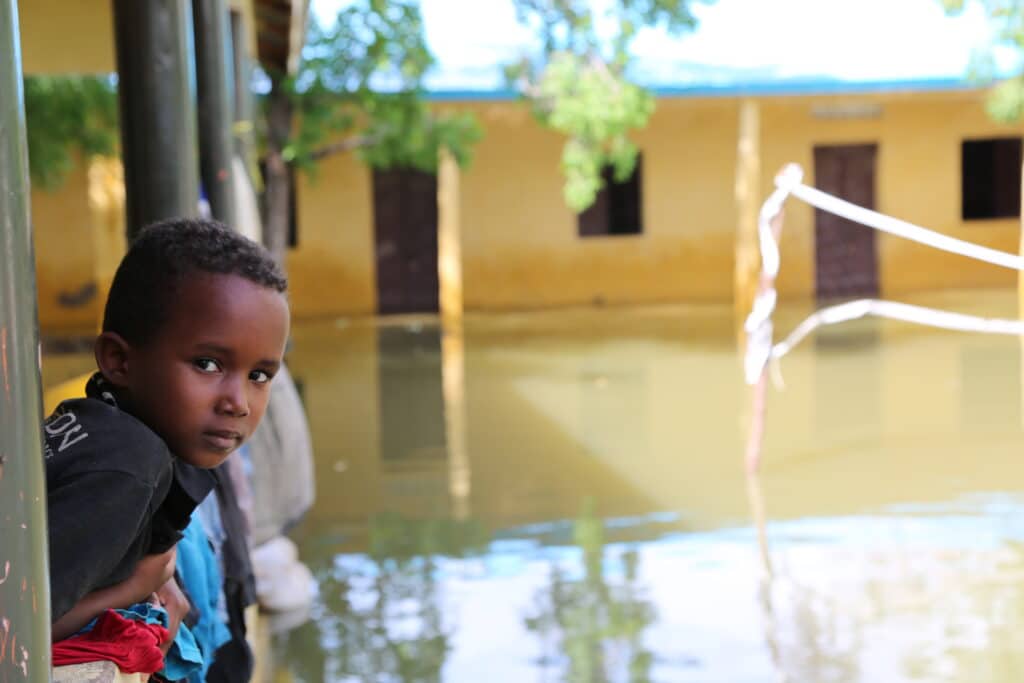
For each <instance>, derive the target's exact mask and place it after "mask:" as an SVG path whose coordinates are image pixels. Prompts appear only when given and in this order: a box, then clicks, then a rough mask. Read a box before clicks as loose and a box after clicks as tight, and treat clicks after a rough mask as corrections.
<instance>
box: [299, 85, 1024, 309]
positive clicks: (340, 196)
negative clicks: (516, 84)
mask: <svg viewBox="0 0 1024 683" xmlns="http://www.w3.org/2000/svg"><path fill="white" fill-rule="evenodd" d="M850 90H852V91H853V92H848V93H834V94H821V93H818V92H814V89H813V88H806V87H805V88H802V89H801V92H797V93H787V92H786V91H785V89H784V88H782V87H780V88H778V89H777V92H767V93H765V94H764V95H761V96H758V97H756V98H755V100H756V102H757V103H758V105H759V109H760V145H759V147H760V149H759V156H760V162H761V168H762V182H761V195H762V196H767V194H768V193H769V192H770V191H771V189H772V185H771V182H772V176H773V175H774V174H775V172H776V171H777V170H778V169H779V168H781V167H782V165H783V164H785V163H787V162H797V163H799V164H801V166H803V168H804V170H805V178H806V181H807V182H808V183H809V184H813V183H814V182H815V180H816V177H815V176H816V167H815V162H816V159H815V155H816V150H817V155H818V163H819V164H821V163H825V164H829V163H831V164H832V166H833V169H834V170H835V169H836V168H838V169H839V170H842V169H843V168H846V167H848V166H850V164H851V163H852V164H854V165H858V164H859V165H860V166H862V167H863V166H864V162H865V161H866V162H867V167H866V168H861V169H860V171H859V172H860V173H861V175H863V176H864V179H863V182H862V184H866V185H867V189H868V191H869V194H873V200H874V201H873V203H874V207H875V208H876V209H877V210H880V211H882V212H884V213H888V214H892V215H895V216H898V217H901V218H903V219H905V220H909V221H911V222H915V223H917V224H920V225H924V226H927V227H930V228H932V229H934V230H938V231H940V232H943V233H945V234H948V235H952V236H955V237H960V238H963V239H967V240H970V241H973V242H978V243H981V244H985V245H987V246H991V247H994V248H997V249H1002V250H1006V251H1010V252H1015V251H1016V250H1017V245H1018V239H1019V232H1020V228H1019V223H1018V221H1017V219H1016V216H1017V213H1018V210H1017V202H1018V201H1019V189H1017V188H1018V187H1019V181H1020V169H1019V160H1020V131H1019V129H1018V128H1016V127H1013V126H1007V125H1001V124H997V123H994V122H992V121H991V120H990V119H989V118H988V117H987V115H986V113H985V111H984V106H983V105H984V97H985V94H984V92H983V91H980V90H977V89H969V88H966V87H963V86H962V85H958V84H954V83H947V82H941V83H938V82H936V83H928V82H923V83H916V84H902V85H900V84H890V85H884V86H883V85H876V86H870V85H867V86H863V87H858V86H851V87H850ZM858 90H859V92H858ZM740 103H741V98H740V96H739V94H738V93H737V94H728V93H726V94H721V95H711V94H709V93H700V92H698V93H696V94H693V95H689V94H685V93H684V94H675V95H673V94H667V95H663V96H661V97H660V98H659V100H658V107H657V110H656V112H655V114H654V116H653V118H652V119H651V122H650V124H649V125H648V126H647V128H645V129H644V130H643V131H641V132H640V133H638V134H637V135H636V141H637V143H638V144H639V147H640V148H641V151H642V162H641V173H640V182H639V196H640V202H639V214H640V217H639V223H640V225H639V228H640V230H639V234H616V235H590V236H581V229H584V230H585V228H582V226H581V225H580V220H579V218H578V217H577V216H576V215H574V214H573V213H572V212H571V211H570V210H569V209H568V208H566V206H565V204H564V202H563V199H562V184H563V180H562V176H561V171H560V168H559V159H560V154H561V144H562V141H561V139H560V138H559V136H558V135H557V134H555V133H552V132H550V131H547V130H544V129H543V128H541V127H540V126H539V125H538V124H537V123H536V121H535V120H534V119H533V117H532V116H531V115H530V113H529V112H528V111H527V109H526V108H525V107H524V106H523V104H522V103H520V102H517V101H514V100H509V99H499V100H494V101H480V100H476V101H471V100H463V101H446V102H439V103H438V104H437V106H438V107H439V108H451V109H458V110H463V111H466V110H468V111H472V112H473V113H475V114H476V115H477V117H478V118H479V120H480V121H481V123H482V125H483V128H484V139H483V141H482V142H481V143H480V144H479V146H478V148H477V149H476V151H475V154H474V159H473V162H472V165H471V166H470V168H468V169H467V170H466V171H465V172H464V173H463V174H462V177H461V179H460V194H459V202H458V207H459V216H458V218H459V224H460V226H461V255H462V278H463V295H464V304H465V307H466V309H467V310H477V311H498V310H521V309H534V308H543V307H554V306H573V305H587V304H593V303H608V304H646V303H655V302H671V301H675V302H678V301H695V302H729V301H731V299H732V296H733V265H734V264H733V261H734V248H735V240H736V231H737V209H736V201H735V197H734V192H735V191H734V183H735V177H736V163H737V162H736V158H737V152H736V149H737V136H738V121H739V110H740ZM965 145H966V146H965ZM865 146H870V147H865ZM847 147H850V148H857V149H852V150H851V151H852V152H853V153H854V156H853V157H851V158H849V159H847V158H846V152H847V149H846V148H847ZM857 154H859V156H857ZM965 154H966V155H967V159H966V161H967V166H964V165H963V164H964V155H965ZM830 155H831V156H830ZM1003 155H1006V158H1007V159H1008V161H1006V162H1003V161H1001V159H1003V158H1004V156H1003ZM979 157H980V161H979ZM837 163H838V164H839V166H838V167H836V164H837ZM849 173H850V172H846V171H844V172H843V175H842V176H841V177H842V178H845V177H846V176H847V175H849ZM833 175H835V174H834V173H833ZM997 178H999V179H1001V180H1000V182H998V183H996V182H995V180H996V179H997ZM374 180H375V175H374V173H373V172H371V171H369V170H367V169H366V168H364V167H363V166H361V165H360V163H359V162H358V160H356V159H354V158H352V157H338V158H334V159H331V160H329V161H327V162H325V163H324V165H323V168H322V169H321V172H320V173H319V174H318V177H317V179H316V180H315V181H306V180H303V181H302V182H301V183H300V187H299V204H298V216H299V218H298V225H299V227H298V235H297V237H298V239H297V245H296V246H295V247H294V248H293V250H292V251H291V254H290V257H289V268H290V270H291V276H292V279H293V282H294V283H295V289H294V291H293V300H294V304H295V308H296V311H297V312H298V313H299V315H336V314H368V313H372V312H374V311H375V310H377V307H378V284H377V282H376V279H375V278H376V277H377V275H376V273H375V267H374V266H375V262H376V261H377V256H376V254H377V253H379V251H380V250H381V245H380V244H379V242H381V240H380V239H379V238H378V237H377V236H376V234H375V233H376V232H377V231H378V230H379V228H380V226H378V225H375V214H374V201H373V196H374V187H373V185H374ZM821 180H822V181H824V183H819V186H820V185H821V184H824V185H825V186H826V187H827V186H828V182H829V180H828V179H827V178H822V179H821ZM847 182H849V181H847ZM964 183H967V185H968V190H969V194H970V193H971V192H977V191H978V190H979V188H977V187H974V188H973V189H972V186H977V185H980V186H981V187H980V190H981V191H982V195H983V196H981V197H980V198H979V197H974V203H973V205H971V201H970V200H969V201H968V205H966V206H965V205H964V198H963V192H962V190H963V185H964ZM833 184H835V183H834V182H833ZM1003 188H1007V190H1005V191H1003V192H1000V190H1003ZM855 190H856V188H855ZM986 190H987V191H988V193H989V194H988V195H985V191H986ZM833 191H836V192H837V193H839V194H849V192H847V191H844V188H842V187H836V188H833ZM860 191H861V193H863V188H861V190H860ZM854 194H856V191H855V192H854ZM990 195H995V196H990ZM972 196H973V195H972ZM869 199H870V197H869ZM397 201H401V200H400V199H397ZM1007 205H1008V206H1010V207H1011V211H1010V212H1009V213H1008V212H1007V211H1006V210H1005V208H1004V207H1005V206H1007ZM965 211H967V213H966V214H965V213H964V212H965ZM986 211H987V213H986ZM965 215H966V216H967V218H965ZM972 216H976V217H972ZM818 229H821V228H818ZM825 229H827V226H825ZM858 232H859V231H857V230H852V232H851V234H852V239H853V240H854V241H855V243H856V242H857V239H858V237H861V234H858ZM844 234H845V233H844ZM815 235H816V226H815V216H814V212H813V210H812V209H811V208H810V207H808V206H807V205H803V204H801V203H799V202H797V201H792V202H791V203H790V205H789V208H788V210H787V215H786V221H785V229H784V233H783V241H782V253H783V263H784V265H783V267H782V275H781V277H780V279H779V289H780V292H781V293H782V295H783V296H788V297H813V296H814V295H815V292H816V291H819V290H821V289H823V288H824V289H826V290H827V283H825V282H819V278H828V277H829V274H828V273H827V272H818V271H819V270H821V271H824V270H826V269H825V268H817V267H816V259H818V260H820V263H821V264H823V265H827V264H829V263H830V262H833V261H835V260H838V259H840V254H839V253H838V252H837V251H836V249H837V245H831V248H832V251H830V250H829V246H830V245H828V244H827V243H825V241H824V240H822V244H820V245H819V244H816V242H817V240H816V239H815ZM862 235H866V236H868V238H869V239H875V240H877V244H875V245H873V246H872V245H870V244H868V245H867V246H868V247H871V249H870V250H869V255H870V254H873V258H874V263H873V266H874V269H875V272H876V273H877V286H878V289H880V290H881V293H882V294H883V295H884V296H887V297H898V296H899V295H901V294H903V293H905V292H909V291H913V290H921V289H934V288H949V287H989V286H1011V285H1012V284H1013V283H1014V282H1015V276H1014V274H1013V273H1012V272H1011V271H1008V270H1001V269H999V268H994V267H991V266H988V265H984V264H980V263H977V262H973V261H970V260H966V259H962V258H959V257H956V256H953V255H948V254H944V253H941V252H937V251H935V250H931V249H927V248H924V247H920V246H916V245H914V244H911V243H907V242H903V241H900V240H899V239H897V238H894V237H890V236H888V235H878V236H877V238H875V237H873V236H872V233H871V231H868V230H864V231H863V233H862ZM863 241H864V240H863V239H861V240H860V242H863ZM844 247H845V248H846V249H847V250H849V249H850V245H848V244H847V245H843V244H840V245H838V249H839V250H841V249H842V248H844ZM819 251H820V253H819ZM854 265H856V264H854ZM863 265H864V264H861V266H863ZM839 275H840V276H844V275H843V274H842V273H841V272H840V274H839ZM825 293H827V291H826V292H825Z"/></svg>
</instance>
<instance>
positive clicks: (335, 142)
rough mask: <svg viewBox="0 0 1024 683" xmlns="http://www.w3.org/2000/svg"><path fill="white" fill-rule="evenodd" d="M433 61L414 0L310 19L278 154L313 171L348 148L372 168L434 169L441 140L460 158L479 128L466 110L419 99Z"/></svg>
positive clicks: (368, 0)
mask: <svg viewBox="0 0 1024 683" xmlns="http://www.w3.org/2000/svg"><path fill="white" fill-rule="evenodd" d="M433 64H434V57H433V55H431V54H430V51H429V50H428V49H427V45H426V40H425V36H424V29H423V20H422V17H421V16H420V12H419V3H418V1H417V0H360V1H357V2H354V3H352V4H350V5H349V6H347V7H345V8H344V9H342V10H341V11H340V12H339V13H338V16H337V18H336V20H335V21H334V22H333V23H331V24H330V25H327V26H324V25H321V24H319V23H318V22H317V21H315V20H312V21H311V23H310V26H309V30H308V34H307V42H306V47H305V49H304V50H303V59H302V63H301V65H300V68H299V73H298V74H297V75H296V77H295V78H294V79H293V80H292V81H289V82H288V84H287V85H288V87H289V88H290V93H291V97H292V101H293V106H294V111H295V116H296V118H297V121H296V125H295V127H294V133H293V135H292V136H291V138H290V139H289V141H288V144H287V145H286V146H285V147H284V149H283V150H282V153H283V156H284V157H285V159H286V160H288V161H289V162H291V163H294V164H296V165H297V166H299V167H300V168H303V169H304V170H306V171H314V170H315V164H316V162H317V161H318V160H319V159H321V158H323V157H325V156H327V155H328V154H332V153H336V152H339V151H348V150H353V149H354V150H358V153H359V156H360V157H361V158H362V159H363V160H364V161H365V162H366V163H368V164H369V165H371V166H373V167H375V168H390V167H394V166H402V167H412V168H417V169H420V170H424V171H436V170H437V160H438V149H439V147H441V146H445V147H447V148H448V149H450V150H451V152H452V154H453V155H454V157H455V159H456V160H457V161H458V162H459V163H460V165H465V164H466V163H468V161H469V158H470V151H471V148H472V146H473V144H475V143H476V142H477V141H478V140H479V139H480V137H481V134H482V132H481V129H480V126H479V125H478V124H477V122H476V120H475V119H474V118H473V117H472V116H470V115H468V114H437V113H434V112H433V111H432V110H431V109H430V108H429V107H428V106H427V104H426V103H425V102H424V99H423V92H422V88H421V84H422V80H423V76H424V75H425V74H426V72H427V71H428V69H430V67H431V66H433Z"/></svg>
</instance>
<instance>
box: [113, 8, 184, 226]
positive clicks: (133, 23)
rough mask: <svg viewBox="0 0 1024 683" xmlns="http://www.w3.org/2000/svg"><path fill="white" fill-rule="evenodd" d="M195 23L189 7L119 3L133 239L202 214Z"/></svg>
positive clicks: (120, 68)
mask: <svg viewBox="0 0 1024 683" xmlns="http://www.w3.org/2000/svg"><path fill="white" fill-rule="evenodd" d="M191 24H192V11H191V8H190V6H189V2H188V0H145V1H140V0H114V28H115V34H116V42H117V72H118V92H119V97H120V104H121V142H122V144H121V147H122V156H123V158H124V180H125V205H126V206H125V210H126V214H127V226H128V236H129V238H131V237H132V236H134V235H135V233H136V232H137V231H138V230H139V229H140V228H142V227H143V226H145V225H146V224H147V223H152V222H153V221H156V220H160V219H164V218H172V217H176V216H195V215H196V213H197V211H198V209H199V164H198V160H197V157H196V133H195V129H196V124H195V79H194V73H195V72H194V64H193V61H192V47H191V43H190V41H191V34H192V31H191V29H192V27H191Z"/></svg>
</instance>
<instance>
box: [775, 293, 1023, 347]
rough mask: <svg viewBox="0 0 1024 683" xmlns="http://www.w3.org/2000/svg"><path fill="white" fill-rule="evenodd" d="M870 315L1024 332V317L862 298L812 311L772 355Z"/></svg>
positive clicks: (971, 328)
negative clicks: (829, 328)
mask: <svg viewBox="0 0 1024 683" xmlns="http://www.w3.org/2000/svg"><path fill="white" fill-rule="evenodd" d="M867 315H874V316H878V317H880V318H889V319H891V320H902V321H904V322H908V323H916V324H918V325H927V326H930V327H939V328H942V329H945V330H957V331H960V332H987V333H990V334H1008V335H1016V336H1024V321H1022V320H1004V319H1002V318H982V317H979V316H975V315H966V314H963V313H950V312H949V311H941V310H938V309H936V308H926V307H924V306H913V305H911V304H901V303H897V302H895V301H880V300H878V299H859V300H857V301H850V302H848V303H845V304H839V305H837V306H829V307H827V308H822V309H821V310H819V311H816V312H814V313H812V314H811V315H810V316H808V317H807V319H805V320H804V321H803V322H802V323H800V324H799V325H797V327H796V329H794V330H793V331H792V332H790V334H789V336H788V337H786V338H785V340H783V341H781V342H779V343H778V344H776V345H775V346H773V347H772V353H771V357H772V358H782V357H783V356H784V355H786V354H787V353H789V352H790V351H791V350H792V349H793V347H795V346H796V345H797V344H799V343H800V342H801V341H803V340H804V338H805V337H807V335H809V334H810V333H811V332H813V331H814V330H816V329H818V328H819V327H822V326H824V325H834V324H835V323H842V322H847V321H849V320H856V319H857V318H863V317H864V316H867Z"/></svg>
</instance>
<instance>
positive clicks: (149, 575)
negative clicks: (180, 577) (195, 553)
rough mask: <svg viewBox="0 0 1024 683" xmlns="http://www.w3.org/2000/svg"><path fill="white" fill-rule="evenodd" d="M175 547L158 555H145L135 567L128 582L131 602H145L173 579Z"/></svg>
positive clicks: (176, 551) (175, 556)
mask: <svg viewBox="0 0 1024 683" xmlns="http://www.w3.org/2000/svg"><path fill="white" fill-rule="evenodd" d="M177 556H178V549H177V546H174V547H172V548H171V549H170V550H168V551H166V552H163V553H160V554H159V555H146V556H145V557H143V558H142V559H141V560H139V563H138V564H137V565H135V571H134V572H133V573H132V575H131V577H129V578H128V582H129V583H130V584H131V586H132V596H133V599H132V601H133V602H145V601H146V600H148V599H149V597H150V596H151V595H152V594H153V593H156V592H157V591H158V590H160V588H161V587H162V586H164V585H165V584H166V583H167V582H168V581H169V580H171V579H172V578H173V577H174V563H175V560H176V559H177Z"/></svg>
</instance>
